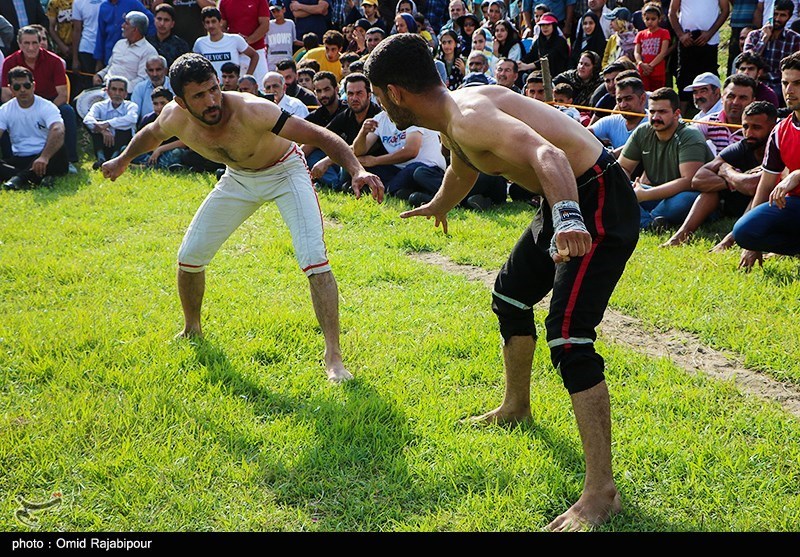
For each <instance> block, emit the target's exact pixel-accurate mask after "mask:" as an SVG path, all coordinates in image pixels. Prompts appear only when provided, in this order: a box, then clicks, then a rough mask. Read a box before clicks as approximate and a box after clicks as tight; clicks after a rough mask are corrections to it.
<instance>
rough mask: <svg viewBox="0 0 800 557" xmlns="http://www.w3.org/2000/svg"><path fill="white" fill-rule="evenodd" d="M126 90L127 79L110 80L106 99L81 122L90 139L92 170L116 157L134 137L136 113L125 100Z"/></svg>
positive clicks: (112, 77) (131, 103)
mask: <svg viewBox="0 0 800 557" xmlns="http://www.w3.org/2000/svg"><path fill="white" fill-rule="evenodd" d="M128 89H129V87H128V80H127V79H125V78H124V77H118V76H113V75H112V76H109V78H108V81H107V82H106V87H105V90H106V94H107V95H108V98H107V99H105V100H102V101H98V102H96V103H94V104H93V105H92V106H91V107H90V108H89V112H88V114H86V117H85V118H84V119H83V123H84V124H85V125H86V127H87V128H88V130H89V133H91V135H92V146H93V147H94V152H95V157H96V160H95V161H94V163H93V164H92V168H93V169H95V170H97V169H98V168H100V167H101V166H102V165H103V163H104V162H106V161H107V160H110V159H112V158H114V157H116V156H117V155H119V154H120V153H121V152H122V150H123V149H124V148H125V146H126V145H128V143H129V142H130V140H131V138H133V134H134V133H136V121H137V120H138V119H139V114H138V112H139V111H138V108H137V106H136V104H135V103H133V102H131V101H126V100H125V97H126V96H127V95H128Z"/></svg>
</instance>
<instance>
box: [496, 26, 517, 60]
mask: <svg viewBox="0 0 800 557" xmlns="http://www.w3.org/2000/svg"><path fill="white" fill-rule="evenodd" d="M492 48H493V49H494V54H495V56H497V57H499V58H508V59H510V60H514V61H515V62H519V61H520V60H522V57H523V56H524V55H525V45H524V44H522V37H520V36H519V31H517V28H516V27H515V26H514V24H513V23H511V22H510V21H508V20H507V19H501V20H500V21H498V22H497V23H495V25H494V44H493V47H492Z"/></svg>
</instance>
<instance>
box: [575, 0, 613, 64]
mask: <svg viewBox="0 0 800 557" xmlns="http://www.w3.org/2000/svg"><path fill="white" fill-rule="evenodd" d="M579 18H580V19H579V21H578V24H579V25H578V28H577V32H576V35H575V41H574V42H573V43H572V55H571V57H570V67H572V68H577V67H578V62H579V61H580V56H581V54H582V53H583V52H586V51H591V52H594V53H595V54H597V58H598V64H600V65H601V66H602V60H603V55H604V54H605V52H606V35H605V33H604V31H603V28H602V25H601V23H600V17H599V16H598V15H597V14H596V13H594V12H593V11H592V10H588V11H586V12H585V13H584V14H583V15H582V16H579Z"/></svg>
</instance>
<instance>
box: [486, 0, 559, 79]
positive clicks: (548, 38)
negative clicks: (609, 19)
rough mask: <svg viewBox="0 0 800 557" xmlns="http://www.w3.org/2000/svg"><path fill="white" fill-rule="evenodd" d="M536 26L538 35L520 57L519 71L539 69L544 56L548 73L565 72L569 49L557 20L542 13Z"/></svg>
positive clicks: (554, 74) (553, 74) (551, 15)
mask: <svg viewBox="0 0 800 557" xmlns="http://www.w3.org/2000/svg"><path fill="white" fill-rule="evenodd" d="M536 27H537V29H539V30H540V32H539V36H538V38H536V40H534V41H533V44H532V45H531V49H530V51H529V52H527V53H526V54H525V55H524V56H523V57H522V60H521V64H520V71H523V72H528V71H540V70H541V69H542V64H541V59H542V58H546V59H547V64H548V66H549V67H550V75H552V76H557V75H559V74H562V73H564V72H566V71H567V70H568V69H569V52H570V50H569V44H568V43H567V39H565V38H564V36H563V35H562V34H561V33H560V32H559V29H558V20H557V19H556V18H555V16H554V15H553V14H549V13H548V14H544V15H543V16H542V17H541V19H539V22H538V23H537V24H536ZM476 33H477V31H476ZM473 48H474V39H473Z"/></svg>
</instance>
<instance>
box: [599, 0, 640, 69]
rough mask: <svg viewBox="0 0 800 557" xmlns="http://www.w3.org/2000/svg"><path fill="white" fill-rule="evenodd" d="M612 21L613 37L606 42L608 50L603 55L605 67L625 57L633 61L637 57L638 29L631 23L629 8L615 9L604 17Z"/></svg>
mask: <svg viewBox="0 0 800 557" xmlns="http://www.w3.org/2000/svg"><path fill="white" fill-rule="evenodd" d="M603 17H605V18H606V19H610V20H611V29H612V31H613V32H612V33H611V36H610V37H608V41H607V42H606V50H605V52H604V53H603V67H604V68H605V67H606V66H608V65H609V64H610V63H611V62H616V61H617V60H618V59H620V58H622V57H623V56H625V57H626V58H629V59H630V60H633V59H634V58H635V56H636V54H635V52H636V42H635V41H636V33H637V31H636V28H635V27H634V26H633V23H632V22H631V12H630V10H628V8H622V7H620V8H615V9H613V10H612V11H611V12H610V13H607V14H606V15H604V16H603Z"/></svg>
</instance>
